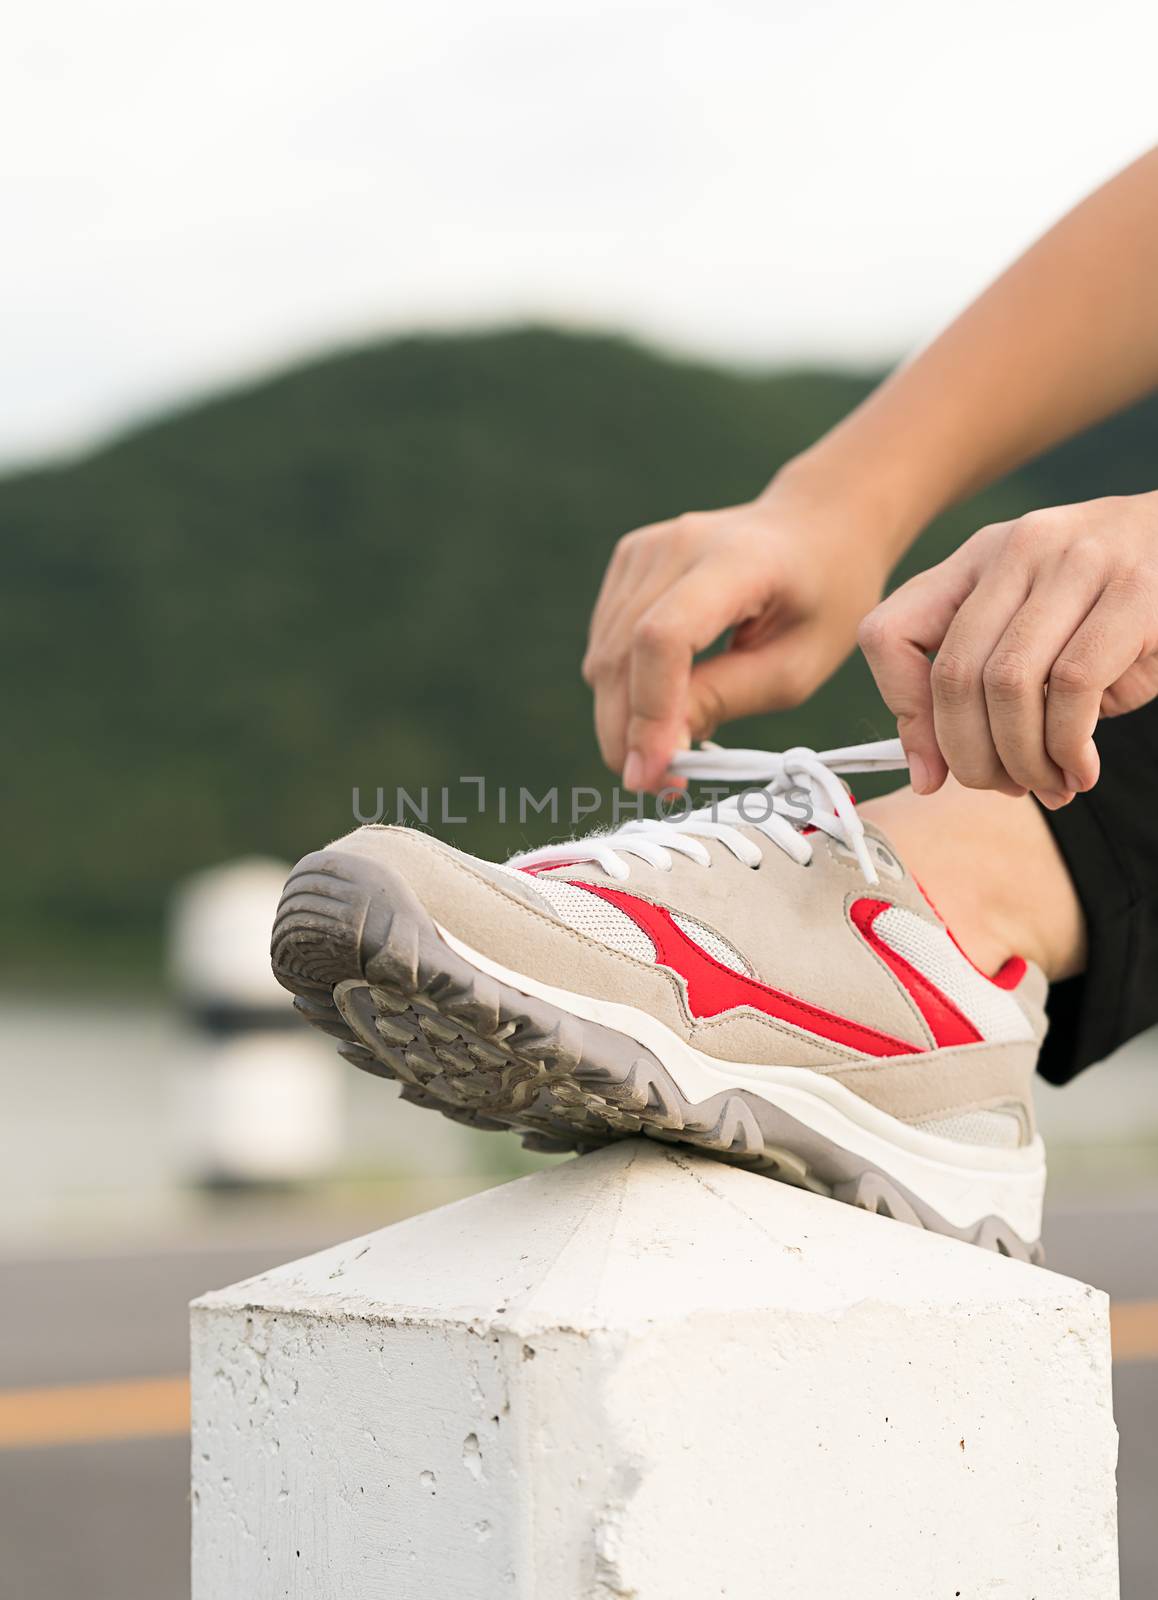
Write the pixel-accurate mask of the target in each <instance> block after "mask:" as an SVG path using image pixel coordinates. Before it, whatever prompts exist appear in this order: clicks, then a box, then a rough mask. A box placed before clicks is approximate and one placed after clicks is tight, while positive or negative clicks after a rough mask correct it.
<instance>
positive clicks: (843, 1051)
mask: <svg viewBox="0 0 1158 1600" xmlns="http://www.w3.org/2000/svg"><path fill="white" fill-rule="evenodd" d="M902 764H903V757H902V756H901V753H900V747H899V745H896V744H895V742H893V741H889V742H887V743H885V744H881V745H870V746H860V747H852V748H850V749H849V750H847V751H839V752H829V753H827V754H826V755H825V756H824V757H820V756H818V755H816V754H815V753H814V752H812V751H806V750H797V751H791V752H789V753H788V754H787V755H785V756H774V755H767V754H763V753H760V752H742V751H703V752H696V753H695V754H694V755H691V756H688V757H685V758H683V765H684V766H685V768H686V769H687V770H688V772H689V775H690V776H696V777H708V776H723V777H725V778H732V779H734V780H736V781H738V782H751V781H753V780H758V781H760V782H762V783H763V782H764V781H765V780H767V781H766V784H765V787H763V788H761V789H757V790H747V791H746V792H745V793H744V794H743V795H738V796H733V797H732V798H731V799H730V800H726V801H724V802H722V803H719V804H717V805H716V806H715V808H714V809H713V808H707V809H705V810H703V811H699V812H694V813H692V814H691V815H690V816H689V817H687V818H685V819H684V820H683V821H680V822H672V823H632V824H629V825H628V826H627V827H624V828H621V829H619V830H618V831H616V832H614V833H611V834H602V835H595V836H592V837H591V838H588V839H586V840H580V841H577V842H572V843H569V844H567V845H556V846H550V847H548V848H547V849H545V850H540V851H534V852H531V853H530V854H528V855H524V856H520V857H515V858H514V859H513V860H512V861H510V862H507V863H505V864H503V865H498V864H493V863H490V862H484V861H480V860H477V859H475V858H474V857H471V856H468V855H465V854H463V853H461V852H459V851H457V850H454V849H451V848H450V847H449V846H447V845H443V844H440V843H439V842H438V841H436V840H434V839H432V838H430V837H429V836H427V835H425V834H421V833H417V832H415V831H413V830H409V829H405V828H392V827H378V826H374V827H364V828H360V829H358V830H357V832H355V833H352V834H349V835H348V836H347V837H346V838H344V839H339V840H337V841H336V842H335V843H334V844H332V845H330V846H329V847H328V848H327V849H325V850H321V851H318V852H317V853H316V854H314V855H310V856H306V857H305V858H304V860H302V861H301V862H299V863H298V866H297V867H296V868H295V870H294V873H293V875H292V876H291V878H290V880H289V882H288V884H287V885H286V890H285V894H284V896H283V898H282V903H281V906H280V908H279V911H278V916H277V921H276V923H275V927H274V937H273V963H274V971H275V973H276V975H277V977H278V978H279V979H280V981H281V982H282V983H283V984H284V985H285V986H286V987H287V988H289V989H291V990H292V991H293V992H294V993H295V994H296V995H297V996H298V1000H297V1005H298V1007H299V1009H300V1010H301V1011H302V1012H303V1014H304V1015H305V1016H306V1017H307V1018H308V1019H309V1020H310V1021H311V1022H314V1023H315V1024H316V1025H317V1026H319V1027H321V1028H323V1029H324V1030H325V1031H327V1032H329V1033H332V1034H334V1035H336V1036H337V1037H338V1038H339V1039H340V1040H342V1041H344V1043H343V1046H342V1047H341V1048H342V1053H343V1054H344V1055H346V1056H347V1057H348V1058H349V1059H351V1060H353V1061H354V1062H355V1063H356V1064H357V1065H359V1066H362V1067H365V1068H366V1069H368V1070H369V1071H371V1072H376V1073H378V1074H380V1075H382V1076H386V1077H397V1078H398V1079H400V1080H401V1081H402V1085H403V1090H402V1092H403V1094H404V1095H405V1097H406V1098H407V1099H410V1100H414V1101H416V1102H418V1103H420V1104H422V1105H427V1106H430V1107H431V1108H433V1109H437V1110H439V1111H442V1112H444V1113H445V1114H446V1115H448V1116H451V1117H455V1118H457V1119H459V1120H461V1121H464V1122H467V1123H470V1124H471V1125H473V1126H476V1127H485V1128H515V1129H517V1130H520V1131H522V1132H523V1133H524V1135H525V1137H526V1142H527V1143H532V1144H534V1145H535V1146H536V1147H537V1148H549V1149H566V1148H576V1149H586V1148H590V1147H592V1146H595V1145H599V1144H603V1143H606V1142H607V1141H608V1140H611V1139H615V1138H619V1137H625V1136H629V1135H635V1134H639V1133H646V1134H650V1135H652V1136H653V1137H656V1138H660V1139H666V1140H675V1141H680V1142H684V1143H688V1144H692V1145H695V1146H697V1147H699V1148H701V1149H705V1150H708V1151H710V1152H712V1153H713V1154H716V1155H719V1156H721V1157H722V1158H724V1159H726V1160H730V1161H733V1162H736V1163H740V1164H743V1165H746V1166H749V1167H752V1168H753V1169H755V1170H758V1171H761V1172H766V1173H768V1174H769V1175H771V1176H773V1177H779V1178H783V1179H785V1180H787V1181H788V1182H791V1183H796V1184H799V1185H802V1186H803V1187H805V1188H808V1189H812V1190H814V1191H815V1192H817V1193H820V1194H824V1195H829V1196H832V1197H833V1198H836V1199H839V1200H845V1201H848V1202H851V1203H852V1204H855V1205H859V1206H862V1207H865V1208H867V1209H869V1210H872V1211H879V1212H883V1213H885V1214H887V1215H888V1216H891V1217H895V1218H898V1219H900V1220H903V1221H907V1222H910V1223H916V1224H918V1225H920V1226H924V1227H927V1228H930V1229H933V1230H935V1231H937V1232H939V1233H944V1234H948V1235H951V1236H953V1237H956V1238H961V1239H968V1240H972V1241H973V1242H975V1243H978V1244H981V1245H985V1246H988V1247H990V1248H993V1249H997V1250H1001V1251H1003V1252H1004V1253H1005V1254H1007V1255H1013V1256H1017V1257H1020V1258H1022V1259H1038V1258H1039V1255H1040V1246H1039V1242H1038V1241H1039V1235H1040V1231H1041V1228H1040V1224H1041V1206H1042V1196H1043V1191H1044V1186H1045V1161H1044V1153H1043V1149H1042V1145H1041V1141H1040V1140H1039V1139H1038V1138H1037V1137H1036V1135H1035V1132H1034V1124H1033V1109H1032V1101H1031V1091H1030V1082H1031V1078H1032V1074H1033V1069H1034V1065H1035V1062H1036V1058H1037V1052H1038V1047H1039V1044H1040V1040H1041V1038H1042V1035H1043V1034H1044V1031H1045V1019H1044V1013H1043V1001H1044V995H1045V980H1044V978H1043V976H1042V974H1041V972H1040V971H1039V970H1038V968H1037V967H1036V966H1035V965H1033V964H1032V963H1027V962H1026V961H1025V960H1023V959H1022V958H1021V957H1019V956H1016V955H1013V954H1012V953H1011V952H1007V955H1008V957H1009V958H1008V959H1006V960H1004V961H1003V963H1002V964H1001V966H1000V968H999V970H997V971H995V972H993V973H992V974H988V975H987V974H986V973H983V972H981V971H979V970H978V969H977V968H976V967H974V966H973V964H972V963H971V962H970V960H969V959H968V958H967V957H966V956H965V955H964V954H963V952H962V951H961V949H960V948H959V947H958V946H957V945H956V943H955V942H954V940H953V938H952V936H951V935H950V933H949V932H948V930H947V928H946V927H945V925H944V924H943V923H942V922H941V920H940V918H939V916H938V915H937V913H936V911H935V910H934V909H933V907H932V906H931V905H930V904H929V902H928V901H927V900H926V899H925V897H924V895H923V893H922V892H921V890H920V888H919V887H918V886H917V884H916V883H915V882H914V880H913V879H912V877H910V875H909V873H908V872H907V871H906V869H905V866H904V865H903V863H902V861H901V859H900V857H899V855H898V852H897V850H896V848H895V847H894V846H893V845H892V844H890V841H889V839H888V838H887V837H886V836H885V834H884V833H883V831H882V830H881V829H880V828H878V827H877V826H875V825H873V824H872V823H867V824H866V822H865V821H864V820H863V819H862V817H861V816H860V814H858V812H857V810H856V807H855V805H854V804H853V802H852V800H851V798H850V797H849V795H848V793H847V791H846V789H845V787H844V785H843V784H842V783H841V782H840V780H839V779H838V778H837V777H836V776H835V775H834V774H835V772H836V771H865V770H871V769H876V768H880V767H886V766H894V765H897V766H899V765H902Z"/></svg>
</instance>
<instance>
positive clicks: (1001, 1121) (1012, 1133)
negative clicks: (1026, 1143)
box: [917, 1111, 1022, 1150]
mask: <svg viewBox="0 0 1158 1600" xmlns="http://www.w3.org/2000/svg"><path fill="white" fill-rule="evenodd" d="M917 1127H918V1128H920V1129H921V1131H922V1132H923V1133H935V1134H936V1135H937V1136H938V1137H939V1138H941V1139H953V1140H955V1141H956V1142H957V1143H958V1144H986V1145H989V1146H991V1147H992V1148H995V1149H999V1150H1016V1149H1017V1147H1018V1145H1020V1143H1021V1131H1022V1130H1021V1118H1020V1117H1019V1116H1018V1115H1017V1114H1016V1113H1015V1112H1013V1111H962V1112H960V1113H959V1114H958V1115H957V1116H955V1117H934V1118H933V1119H932V1121H930V1122H918V1123H917Z"/></svg>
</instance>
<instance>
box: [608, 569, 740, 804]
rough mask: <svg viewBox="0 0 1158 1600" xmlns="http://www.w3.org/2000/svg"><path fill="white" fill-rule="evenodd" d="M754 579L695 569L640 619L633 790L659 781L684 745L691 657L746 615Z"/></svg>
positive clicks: (631, 711) (633, 696)
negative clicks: (708, 575)
mask: <svg viewBox="0 0 1158 1600" xmlns="http://www.w3.org/2000/svg"><path fill="white" fill-rule="evenodd" d="M749 583H750V579H749V577H748V574H747V573H746V572H744V571H742V570H736V571H733V572H731V573H729V572H727V571H721V570H719V569H718V568H713V571H712V574H711V581H710V582H709V581H708V580H707V578H706V576H702V575H700V573H699V572H698V571H697V569H695V568H693V570H692V571H691V572H690V573H689V574H688V575H687V576H685V577H684V578H682V579H681V580H680V581H679V582H678V583H677V584H676V585H675V586H674V587H673V588H671V589H669V590H668V591H667V593H666V594H664V595H662V596H661V597H660V599H659V600H657V601H656V602H655V604H654V605H653V606H652V607H651V609H650V610H649V611H647V612H646V613H645V614H644V615H643V616H642V617H641V618H640V619H639V621H638V623H637V624H636V626H635V630H634V633H633V636H632V648H631V660H630V665H629V670H628V720H627V734H626V741H627V760H626V765H625V767H624V781H625V782H626V783H627V784H628V786H629V787H630V788H642V789H651V790H655V789H659V788H660V787H662V785H663V782H664V779H665V777H666V775H667V771H668V765H669V763H670V761H671V758H672V755H673V754H674V753H675V751H676V750H679V749H682V748H684V747H685V746H686V745H687V743H688V741H689V738H690V734H691V729H690V719H689V695H688V690H689V684H690V680H691V673H692V662H693V659H694V657H695V654H696V652H697V651H699V650H703V649H706V648H707V646H708V645H710V644H711V643H712V641H713V640H714V639H716V638H717V637H718V636H719V635H720V634H721V633H722V632H723V631H724V629H725V628H727V627H730V626H731V625H732V623H734V622H735V621H736V620H737V618H738V617H739V616H742V615H743V614H744V610H745V609H746V607H747V605H748V604H749V601H748V599H747V597H746V590H747V588H748V586H749Z"/></svg>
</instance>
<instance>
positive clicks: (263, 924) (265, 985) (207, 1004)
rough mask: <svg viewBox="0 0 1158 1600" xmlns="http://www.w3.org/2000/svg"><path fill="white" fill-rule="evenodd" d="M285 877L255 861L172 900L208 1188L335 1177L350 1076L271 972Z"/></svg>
mask: <svg viewBox="0 0 1158 1600" xmlns="http://www.w3.org/2000/svg"><path fill="white" fill-rule="evenodd" d="M288 873H289V868H288V867H287V866H285V865H283V864H282V863H281V862H279V861H273V860H269V859H266V858H261V857H252V858H248V859H245V860H241V861H234V862H229V863H227V864H226V865H223V866H220V867H214V868H211V869H210V870H208V871H206V872H200V873H198V874H197V875H196V876H195V877H193V878H190V879H188V880H186V882H185V883H184V884H183V885H181V887H180V888H179V889H178V890H177V892H176V894H175V895H174V899H173V905H172V913H171V920H170V931H169V940H170V943H169V970H170V977H171V983H172V987H173V991H174V994H175V995H176V997H177V1000H178V1002H179V1004H180V1006H181V1009H182V1011H183V1013H184V1015H185V1016H186V1018H187V1019H188V1021H189V1023H190V1025H191V1026H192V1027H193V1028H194V1029H195V1030H196V1032H197V1034H198V1036H199V1038H200V1040H201V1049H200V1050H198V1051H196V1052H194V1053H193V1056H192V1059H191V1060H190V1062H189V1065H188V1067H187V1069H186V1072H185V1081H184V1084H183V1095H184V1099H185V1104H184V1106H183V1113H184V1114H183V1122H184V1126H185V1133H186V1150H187V1157H188V1160H189V1162H190V1166H191V1168H192V1172H193V1175H194V1176H195V1177H197V1178H200V1179H201V1180H202V1181H204V1182H225V1183H261V1182H267V1183H268V1182H286V1181H292V1180H294V1179H302V1178H310V1177H314V1176H317V1175H318V1174H320V1173H323V1172H325V1171H327V1170H329V1169H330V1168H332V1167H333V1165H334V1163H335V1161H336V1159H337V1157H338V1155H339V1151H340V1148H341V1143H342V1132H343V1127H342V1123H343V1100H344V1084H345V1075H344V1074H345V1069H344V1066H343V1063H342V1062H341V1061H340V1060H339V1059H338V1057H337V1056H336V1054H335V1052H334V1051H333V1050H332V1049H330V1048H329V1047H328V1045H327V1043H326V1042H325V1041H324V1040H322V1039H319V1038H318V1036H317V1035H316V1034H315V1033H313V1032H312V1030H310V1029H308V1028H307V1027H306V1026H305V1025H304V1024H303V1023H302V1022H301V1020H300V1018H299V1017H298V1016H297V1014H296V1012H295V1011H294V1009H293V1003H292V1000H291V998H290V996H289V995H288V994H287V993H286V991H285V990H284V989H283V988H282V987H281V985H280V984H279V983H278V982H277V980H276V979H275V978H274V976H273V974H272V972H271V971H270V966H269V930H270V928H271V926H272V925H273V917H274V911H275V910H276V907H277V902H278V897H279V895H280V894H281V891H282V886H283V884H284V883H285V880H286V877H287V875H288Z"/></svg>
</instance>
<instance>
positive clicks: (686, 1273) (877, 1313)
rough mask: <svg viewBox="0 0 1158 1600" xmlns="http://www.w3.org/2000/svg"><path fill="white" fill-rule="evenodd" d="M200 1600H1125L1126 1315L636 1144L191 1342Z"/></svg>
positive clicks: (1012, 1268) (335, 1253)
mask: <svg viewBox="0 0 1158 1600" xmlns="http://www.w3.org/2000/svg"><path fill="white" fill-rule="evenodd" d="M193 1371H194V1438H193V1465H194V1491H193V1494H194V1503H193V1513H194V1600H237V1597H238V1596H241V1595H244V1596H245V1597H246V1600H266V1597H269V1600H273V1597H274V1596H277V1597H283V1596H291V1597H301V1600H307V1597H308V1600H385V1597H389V1600H500V1597H502V1596H504V1595H511V1596H518V1597H521V1600H528V1597H533V1600H589V1597H590V1600H613V1597H614V1600H626V1597H631V1600H708V1597H709V1596H726V1597H727V1600H771V1597H774V1596H780V1595H784V1596H789V1595H791V1596H807V1597H809V1600H848V1597H851V1596H856V1597H857V1600H942V1597H944V1600H956V1597H958V1596H960V1597H961V1600H981V1597H986V1600H989V1597H991V1596H992V1597H995V1596H997V1595H1002V1596H1006V1595H1007V1596H1008V1597H1009V1600H1034V1597H1036V1600H1114V1597H1116V1596H1117V1594H1118V1582H1117V1550H1116V1526H1115V1521H1116V1519H1115V1492H1114V1467H1115V1459H1116V1445H1117V1436H1116V1432H1115V1428H1114V1423H1113V1419H1112V1415H1111V1406H1110V1352H1109V1331H1108V1310H1107V1304H1106V1300H1105V1297H1104V1296H1103V1295H1101V1294H1099V1293H1097V1292H1095V1291H1094V1290H1092V1289H1090V1288H1088V1287H1087V1286H1086V1285H1084V1284H1080V1283H1076V1282H1073V1281H1071V1280H1069V1279H1066V1278H1060V1277H1058V1276H1056V1275H1054V1274H1051V1273H1049V1272H1047V1271H1044V1270H1042V1269H1040V1268H1033V1267H1027V1266H1022V1265H1021V1264H1019V1263H1016V1262H1012V1261H1007V1260H1005V1259H1002V1258H1000V1257H997V1256H994V1255H989V1254H987V1253H985V1252H983V1251H981V1250H979V1249H976V1248H974V1247H972V1246H969V1245H963V1244H958V1243H955V1242H952V1241H949V1240H945V1239H941V1238H937V1237H934V1236H932V1235H929V1234H925V1233H921V1232H919V1231H918V1230H916V1229H914V1228H910V1227H907V1226H905V1225H904V1224H901V1223H895V1222H891V1221H889V1220H886V1219H883V1218H878V1217H873V1216H868V1215H866V1214H864V1213H862V1212H859V1211H855V1210H853V1209H851V1208H849V1207H847V1206H843V1205H839V1204H836V1203H834V1202H832V1201H829V1200H825V1199H821V1198H819V1197H817V1196H815V1195H812V1194H808V1193H805V1192H802V1191H798V1190H794V1189H790V1188H787V1187H785V1186H784V1185H782V1184H779V1183H774V1182H772V1181H770V1180H769V1179H766V1178H763V1177H760V1176H757V1175H754V1174H752V1173H748V1172H744V1171H740V1170H737V1169H736V1168H733V1167H728V1166H724V1165H722V1164H720V1163H718V1162H714V1161H711V1160H709V1159H706V1158H704V1157H700V1156H696V1155H692V1154H689V1153H687V1152H685V1151H683V1150H680V1149H676V1148H668V1147H665V1146H657V1145H652V1144H646V1143H641V1142H635V1141H632V1142H630V1143H624V1144H618V1145H615V1146H612V1147H610V1148H608V1149H605V1150H603V1151H600V1152H598V1153H596V1154H593V1155H588V1156H584V1157H582V1158H580V1159H576V1160H571V1161H568V1162H565V1163H563V1164H561V1165H558V1166H556V1167H553V1168H551V1169H549V1170H546V1171H543V1172H541V1173H538V1174H536V1175H534V1176H532V1177H529V1178H524V1179H521V1180H519V1181H518V1182H515V1183H510V1184H507V1185H505V1186H503V1187H501V1188H498V1189H492V1190H490V1191H489V1192H487V1193H484V1194H480V1195H477V1196H475V1197H473V1198H471V1199H468V1200H465V1201H461V1202H459V1203H458V1204H456V1205H451V1206H447V1207H444V1208H443V1209H441V1210H438V1211H434V1212H430V1213H428V1214H427V1215H425V1216H419V1217H415V1218H412V1219H411V1220H409V1221H407V1222H403V1223H400V1224H397V1225H395V1226H393V1227H390V1228H386V1229H383V1230H382V1231H381V1232H379V1233H374V1234H370V1235H369V1236H368V1237H366V1238H364V1239H360V1240H356V1241H354V1242H352V1243H350V1244H345V1245H340V1246H338V1247H336V1248H334V1249H332V1250H327V1251H324V1252H323V1253H322V1254H320V1255H316V1256H312V1257H310V1258H308V1259H306V1260H304V1261H299V1262H296V1263H294V1264H292V1265H290V1266H287V1267H283V1268H280V1269H278V1270H276V1271H274V1272H271V1273H268V1274H266V1275H264V1276H262V1277H260V1278H257V1279H254V1280H251V1281H250V1282H248V1283H243V1284H240V1285H238V1286H236V1287H235V1288H232V1289H226V1290H223V1291H221V1292H220V1293H216V1294H211V1295H208V1296H207V1297H205V1298H204V1299H202V1300H200V1301H198V1302H196V1303H195V1306H194V1309H193Z"/></svg>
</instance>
